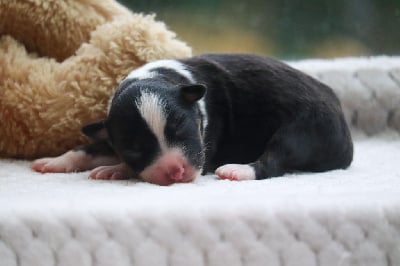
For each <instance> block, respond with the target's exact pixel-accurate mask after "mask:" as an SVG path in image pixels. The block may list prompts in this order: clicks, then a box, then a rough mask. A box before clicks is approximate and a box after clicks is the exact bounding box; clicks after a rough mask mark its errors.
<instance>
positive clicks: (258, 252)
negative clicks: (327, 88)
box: [0, 57, 400, 266]
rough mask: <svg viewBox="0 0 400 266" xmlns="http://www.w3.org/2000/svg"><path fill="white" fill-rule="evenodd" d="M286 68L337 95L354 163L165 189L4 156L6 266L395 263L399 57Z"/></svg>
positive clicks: (1, 187)
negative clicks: (53, 170)
mask: <svg viewBox="0 0 400 266" xmlns="http://www.w3.org/2000/svg"><path fill="white" fill-rule="evenodd" d="M291 64H292V65H293V66H294V67H296V68H299V69H302V70H304V71H306V72H307V73H310V74H311V75H313V76H315V77H316V78H318V79H320V80H322V81H323V82H325V83H327V84H329V85H331V86H332V87H333V88H334V90H335V91H336V92H337V93H338V95H339V97H340V99H341V101H342V103H343V108H344V111H345V113H346V118H347V120H348V122H349V123H350V124H351V127H352V129H353V135H354V137H355V157H354V162H353V163H352V165H351V166H350V167H349V169H346V170H336V171H330V172H325V173H293V174H287V175H285V176H283V177H280V178H272V179H268V180H261V181H243V182H234V181H226V180H217V179H216V177H215V176H213V175H209V176H203V177H200V178H198V179H197V180H196V181H195V182H193V183H190V184H174V185H172V186H169V187H160V186H157V185H152V184H148V183H144V182H140V181H134V180H130V181H95V180H89V179H87V175H88V173H73V174H46V175H41V174H39V173H34V172H32V170H30V169H29V162H25V161H15V160H0V265H2V266H16V265H20V266H25V265H46V266H47V265H49V266H51V265H61V266H76V265H83V266H91V265H96V266H128V265H135V266H136V265H137V266H148V265H157V266H186V265H190V266H225V265H229V266H259V265H260V266H261V265H263V266H265V265H266V266H317V265H318V266H337V265H341V266H353V265H357V266H361V265H363V266H395V265H400V174H399V173H400V172H399V170H398V169H399V168H398V163H399V161H400V152H399V151H400V138H399V129H400V127H399V125H400V123H399V121H400V120H399V119H400V115H399V110H400V109H399V108H400V104H399V99H400V88H399V84H400V58H398V57H373V58H359V59H354V58H353V59H337V60H325V61H324V60H311V61H310V60H306V61H300V62H292V63H291Z"/></svg>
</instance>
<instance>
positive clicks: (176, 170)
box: [168, 165, 185, 181]
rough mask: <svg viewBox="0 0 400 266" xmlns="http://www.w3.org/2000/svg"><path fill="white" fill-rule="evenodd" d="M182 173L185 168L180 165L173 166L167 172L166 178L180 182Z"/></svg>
mask: <svg viewBox="0 0 400 266" xmlns="http://www.w3.org/2000/svg"><path fill="white" fill-rule="evenodd" d="M184 173H185V168H183V166H182V165H173V166H171V167H170V168H169V170H168V178H169V179H171V180H173V181H181V180H182V179H183V174H184Z"/></svg>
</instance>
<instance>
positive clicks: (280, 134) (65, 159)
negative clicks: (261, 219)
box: [32, 54, 353, 185]
mask: <svg viewBox="0 0 400 266" xmlns="http://www.w3.org/2000/svg"><path fill="white" fill-rule="evenodd" d="M82 132H83V133H84V134H86V135H87V136H89V137H91V138H92V139H93V140H94V142H93V143H92V144H90V145H87V146H82V147H78V148H76V149H74V150H73V151H69V152H67V153H65V154H63V155H61V156H59V157H56V158H44V159H39V160H36V161H34V162H33V164H32V168H33V169H34V170H36V171H38V172H42V173H47V172H72V171H84V170H90V169H94V170H92V171H91V173H90V177H91V178H93V179H124V178H130V177H140V178H142V179H143V180H145V181H148V182H151V183H155V184H159V185H170V184H172V183H175V182H190V181H192V180H194V179H195V178H196V177H197V176H198V175H199V174H200V173H208V172H212V171H215V173H216V175H218V176H219V177H220V178H221V179H230V180H253V179H264V178H270V177H276V176H281V175H283V174H284V173H287V172H292V171H308V172H320V171H327V170H332V169H339V168H347V167H348V166H349V165H350V163H351V161H352V158H353V144H352V139H351V135H350V131H349V129H348V127H347V125H346V122H345V119H344V116H343V113H342V109H341V106H340V102H339V100H338V98H337V97H336V95H335V94H334V92H333V91H332V89H330V88H329V87H328V86H326V85H324V84H322V83H320V82H319V81H317V80H315V79H313V78H311V77H309V76H307V75H306V74H304V73H302V72H300V71H298V70H295V69H293V68H291V67H290V66H288V65H286V64H284V63H282V62H279V61H276V60H274V59H271V58H267V57H261V56H257V55H251V54H205V55H200V56H195V57H192V58H188V59H182V60H161V61H155V62H152V63H149V64H147V65H144V66H143V67H141V68H138V69H136V70H134V71H132V72H131V73H130V74H129V75H128V76H127V77H126V79H125V80H123V81H122V82H121V84H120V85H119V87H118V88H117V90H116V92H115V94H114V96H113V98H112V100H111V101H110V105H109V110H108V115H107V118H106V119H104V120H102V121H98V122H94V123H92V124H89V125H86V126H84V127H83V128H82Z"/></svg>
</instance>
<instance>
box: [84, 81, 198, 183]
mask: <svg viewBox="0 0 400 266" xmlns="http://www.w3.org/2000/svg"><path fill="white" fill-rule="evenodd" d="M205 91H206V89H205V87H204V86H203V85H180V86H177V85H172V84H169V83H167V82H160V81H151V80H146V81H136V82H129V83H128V84H122V85H121V86H120V88H119V89H118V90H117V92H116V93H115V95H114V98H113V100H112V102H111V105H110V108H109V113H108V117H107V118H106V119H105V120H103V121H99V122H95V123H92V124H89V125H86V126H85V127H83V128H82V131H83V133H84V134H86V135H88V136H89V137H92V138H94V139H107V140H108V142H109V143H110V145H111V146H112V148H113V149H114V151H115V152H116V154H117V155H118V156H119V157H120V159H121V160H122V161H124V162H125V163H126V164H127V165H128V166H129V167H130V168H131V169H132V170H133V171H134V172H135V173H136V174H137V175H138V176H139V177H141V178H142V179H144V180H145V181H148V182H151V183H155V184H160V185H169V184H172V183H175V182H190V181H192V180H194V179H195V178H196V176H198V175H199V174H200V172H201V169H202V167H203V164H204V148H203V142H202V132H201V125H202V116H201V115H200V110H199V107H198V103H197V101H198V100H200V99H201V98H202V97H203V96H204V94H205Z"/></svg>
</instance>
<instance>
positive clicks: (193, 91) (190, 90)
mask: <svg viewBox="0 0 400 266" xmlns="http://www.w3.org/2000/svg"><path fill="white" fill-rule="evenodd" d="M179 89H180V94H181V97H182V98H183V99H184V100H185V101H186V102H189V103H194V102H196V101H198V100H200V99H201V98H202V97H203V96H204V94H205V93H206V91H207V88H206V86H204V85H203V84H191V85H182V86H181V87H180V88H179Z"/></svg>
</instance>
